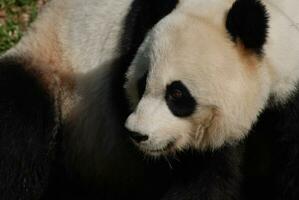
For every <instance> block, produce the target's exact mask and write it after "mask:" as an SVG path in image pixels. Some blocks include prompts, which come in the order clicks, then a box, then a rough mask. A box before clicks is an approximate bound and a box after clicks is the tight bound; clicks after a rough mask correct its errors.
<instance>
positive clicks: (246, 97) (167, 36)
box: [126, 0, 299, 155]
mask: <svg viewBox="0 0 299 200" xmlns="http://www.w3.org/2000/svg"><path fill="white" fill-rule="evenodd" d="M233 2H234V1H232V0H225V1H224V0H210V1H204V0H182V1H181V3H180V4H179V6H178V7H177V9H176V10H175V11H173V12H172V13H171V14H170V15H169V16H167V17H166V18H164V19H163V20H162V21H161V22H160V23H159V24H158V25H157V26H156V27H155V28H154V29H153V31H152V32H151V33H150V35H149V36H148V38H147V40H146V41H145V42H144V44H143V46H142V47H141V48H140V50H139V52H138V54H137V55H136V58H135V61H134V62H133V64H132V66H131V67H130V69H129V72H128V74H127V79H128V82H127V84H126V88H127V91H128V95H129V96H130V99H131V100H132V101H134V102H135V103H134V105H135V106H136V100H134V99H136V94H134V93H133V92H131V90H134V85H135V84H136V79H138V77H140V76H141V75H138V76H137V78H136V77H135V76H136V74H142V73H143V72H144V71H145V70H144V67H142V66H146V67H148V68H149V72H150V73H149V77H148V80H147V86H146V91H145V94H144V96H143V98H142V99H141V100H140V102H139V104H138V105H137V108H136V111H135V112H134V113H133V114H132V115H131V116H130V117H129V118H128V120H127V124H126V126H127V127H128V128H129V129H130V130H132V131H135V132H139V133H141V134H144V135H148V136H149V140H147V141H144V142H142V143H141V144H140V148H141V149H142V150H144V151H146V152H149V153H151V152H150V150H155V155H156V154H157V153H156V150H157V149H158V150H159V149H160V150H161V152H160V153H161V154H163V153H169V152H172V151H176V150H180V149H185V148H188V147H190V146H191V147H192V148H196V149H201V150H203V149H207V148H212V149H214V148H218V147H220V146H222V145H223V144H225V143H233V142H235V141H238V140H240V139H242V138H244V137H245V136H246V135H247V133H248V131H249V130H250V129H251V127H252V125H253V123H254V122H255V121H256V119H257V117H258V115H259V113H260V112H261V111H262V110H263V109H264V107H265V105H266V103H267V100H268V97H269V96H270V95H271V94H274V96H275V97H276V99H277V101H278V102H281V101H282V100H286V99H287V98H288V97H289V96H290V94H291V93H292V92H293V91H294V90H295V87H296V83H297V81H298V78H299V77H298V75H299V56H298V55H299V45H298V40H299V32H298V26H297V25H296V22H299V14H298V9H299V3H298V2H297V1H296V0H286V1H279V0H277V1H270V0H269V1H263V2H264V3H265V4H266V8H267V10H268V12H269V15H270V28H269V36H268V37H269V38H268V43H267V45H266V46H265V56H264V58H263V59H259V58H258V57H257V56H255V55H254V54H253V53H250V52H246V50H245V49H244V47H242V45H240V44H234V43H233V42H232V41H231V40H230V38H229V35H228V33H227V31H226V29H225V16H226V13H227V11H228V10H229V8H230V7H231V5H232V3H233ZM268 2H271V5H270V4H268ZM278 7H279V8H280V9H281V10H278V9H277V8H278ZM285 14H287V16H286V15H285ZM146 62H148V63H150V64H147V65H146V64H144V63H146ZM148 65H150V66H148ZM140 67H141V68H142V72H138V70H139V68H140ZM175 80H181V81H182V82H183V83H184V84H185V85H187V87H188V88H189V90H190V91H191V93H192V95H193V96H194V97H195V99H196V100H197V103H198V107H197V110H196V112H195V114H193V115H192V116H191V117H188V118H178V117H174V116H173V114H172V113H171V112H170V111H169V109H168V107H167V105H166V103H165V100H164V96H165V88H166V86H167V84H170V83H171V82H172V81H175ZM173 140H175V141H176V143H175V147H172V149H167V152H165V148H164V146H165V144H168V143H169V142H170V141H173Z"/></svg>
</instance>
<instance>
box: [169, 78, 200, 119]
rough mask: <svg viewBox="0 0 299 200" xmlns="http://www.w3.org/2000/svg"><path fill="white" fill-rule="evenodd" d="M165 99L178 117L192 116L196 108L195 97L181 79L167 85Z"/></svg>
mask: <svg viewBox="0 0 299 200" xmlns="http://www.w3.org/2000/svg"><path fill="white" fill-rule="evenodd" d="M165 100H166V103H167V105H168V108H169V109H170V111H171V112H172V113H173V114H174V115H175V116H178V117H187V116H190V115H191V114H192V113H193V112H194V111H195V109H196V101H195V99H194V98H193V97H192V95H191V94H190V92H189V90H188V89H187V87H186V86H185V85H184V84H183V83H182V82H181V81H174V82H172V83H171V84H170V85H168V86H167V88H166V94H165Z"/></svg>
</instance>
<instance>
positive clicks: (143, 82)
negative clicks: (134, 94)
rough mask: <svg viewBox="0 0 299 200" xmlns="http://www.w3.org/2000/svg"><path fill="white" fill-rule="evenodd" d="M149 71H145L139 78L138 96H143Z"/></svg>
mask: <svg viewBox="0 0 299 200" xmlns="http://www.w3.org/2000/svg"><path fill="white" fill-rule="evenodd" d="M147 76H148V72H147V73H145V74H144V75H143V76H142V77H141V79H139V80H138V83H137V87H138V96H139V98H141V97H142V96H143V94H144V91H145V88H146V80H147Z"/></svg>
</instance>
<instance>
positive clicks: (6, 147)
mask: <svg viewBox="0 0 299 200" xmlns="http://www.w3.org/2000/svg"><path fill="white" fill-rule="evenodd" d="M16 60H19V59H17V58H3V59H1V60H0V199H2V200H14V199H39V198H40V197H41V196H42V193H43V192H44V190H45V189H46V187H47V185H48V181H49V180H48V179H49V174H50V166H51V162H52V160H53V156H54V147H53V145H54V138H53V136H54V134H55V132H57V131H58V126H57V123H56V122H55V115H56V113H55V106H54V105H55V104H54V100H53V98H52V97H50V95H49V94H48V93H47V92H46V90H45V89H44V88H43V86H42V84H41V83H40V82H39V80H38V76H35V75H34V74H33V73H30V72H29V71H28V70H25V67H24V65H23V64H22V63H21V62H19V61H16Z"/></svg>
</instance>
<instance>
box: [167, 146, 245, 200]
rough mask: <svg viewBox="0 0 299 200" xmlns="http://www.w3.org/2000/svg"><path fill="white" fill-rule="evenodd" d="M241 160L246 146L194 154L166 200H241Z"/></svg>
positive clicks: (175, 181)
mask: <svg viewBox="0 0 299 200" xmlns="http://www.w3.org/2000/svg"><path fill="white" fill-rule="evenodd" d="M241 159H242V145H239V146H235V147H224V148H223V149H220V150H217V151H214V152H206V153H202V154H201V155H195V156H194V155H192V156H191V155H190V157H188V158H187V160H185V159H183V160H181V165H182V167H181V168H180V169H179V171H178V172H176V173H174V177H173V181H172V182H173V183H172V185H171V187H170V189H169V190H168V192H167V193H166V194H165V196H164V197H163V198H162V200H237V199H240V183H241V173H240V164H241ZM186 166H187V167H186Z"/></svg>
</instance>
